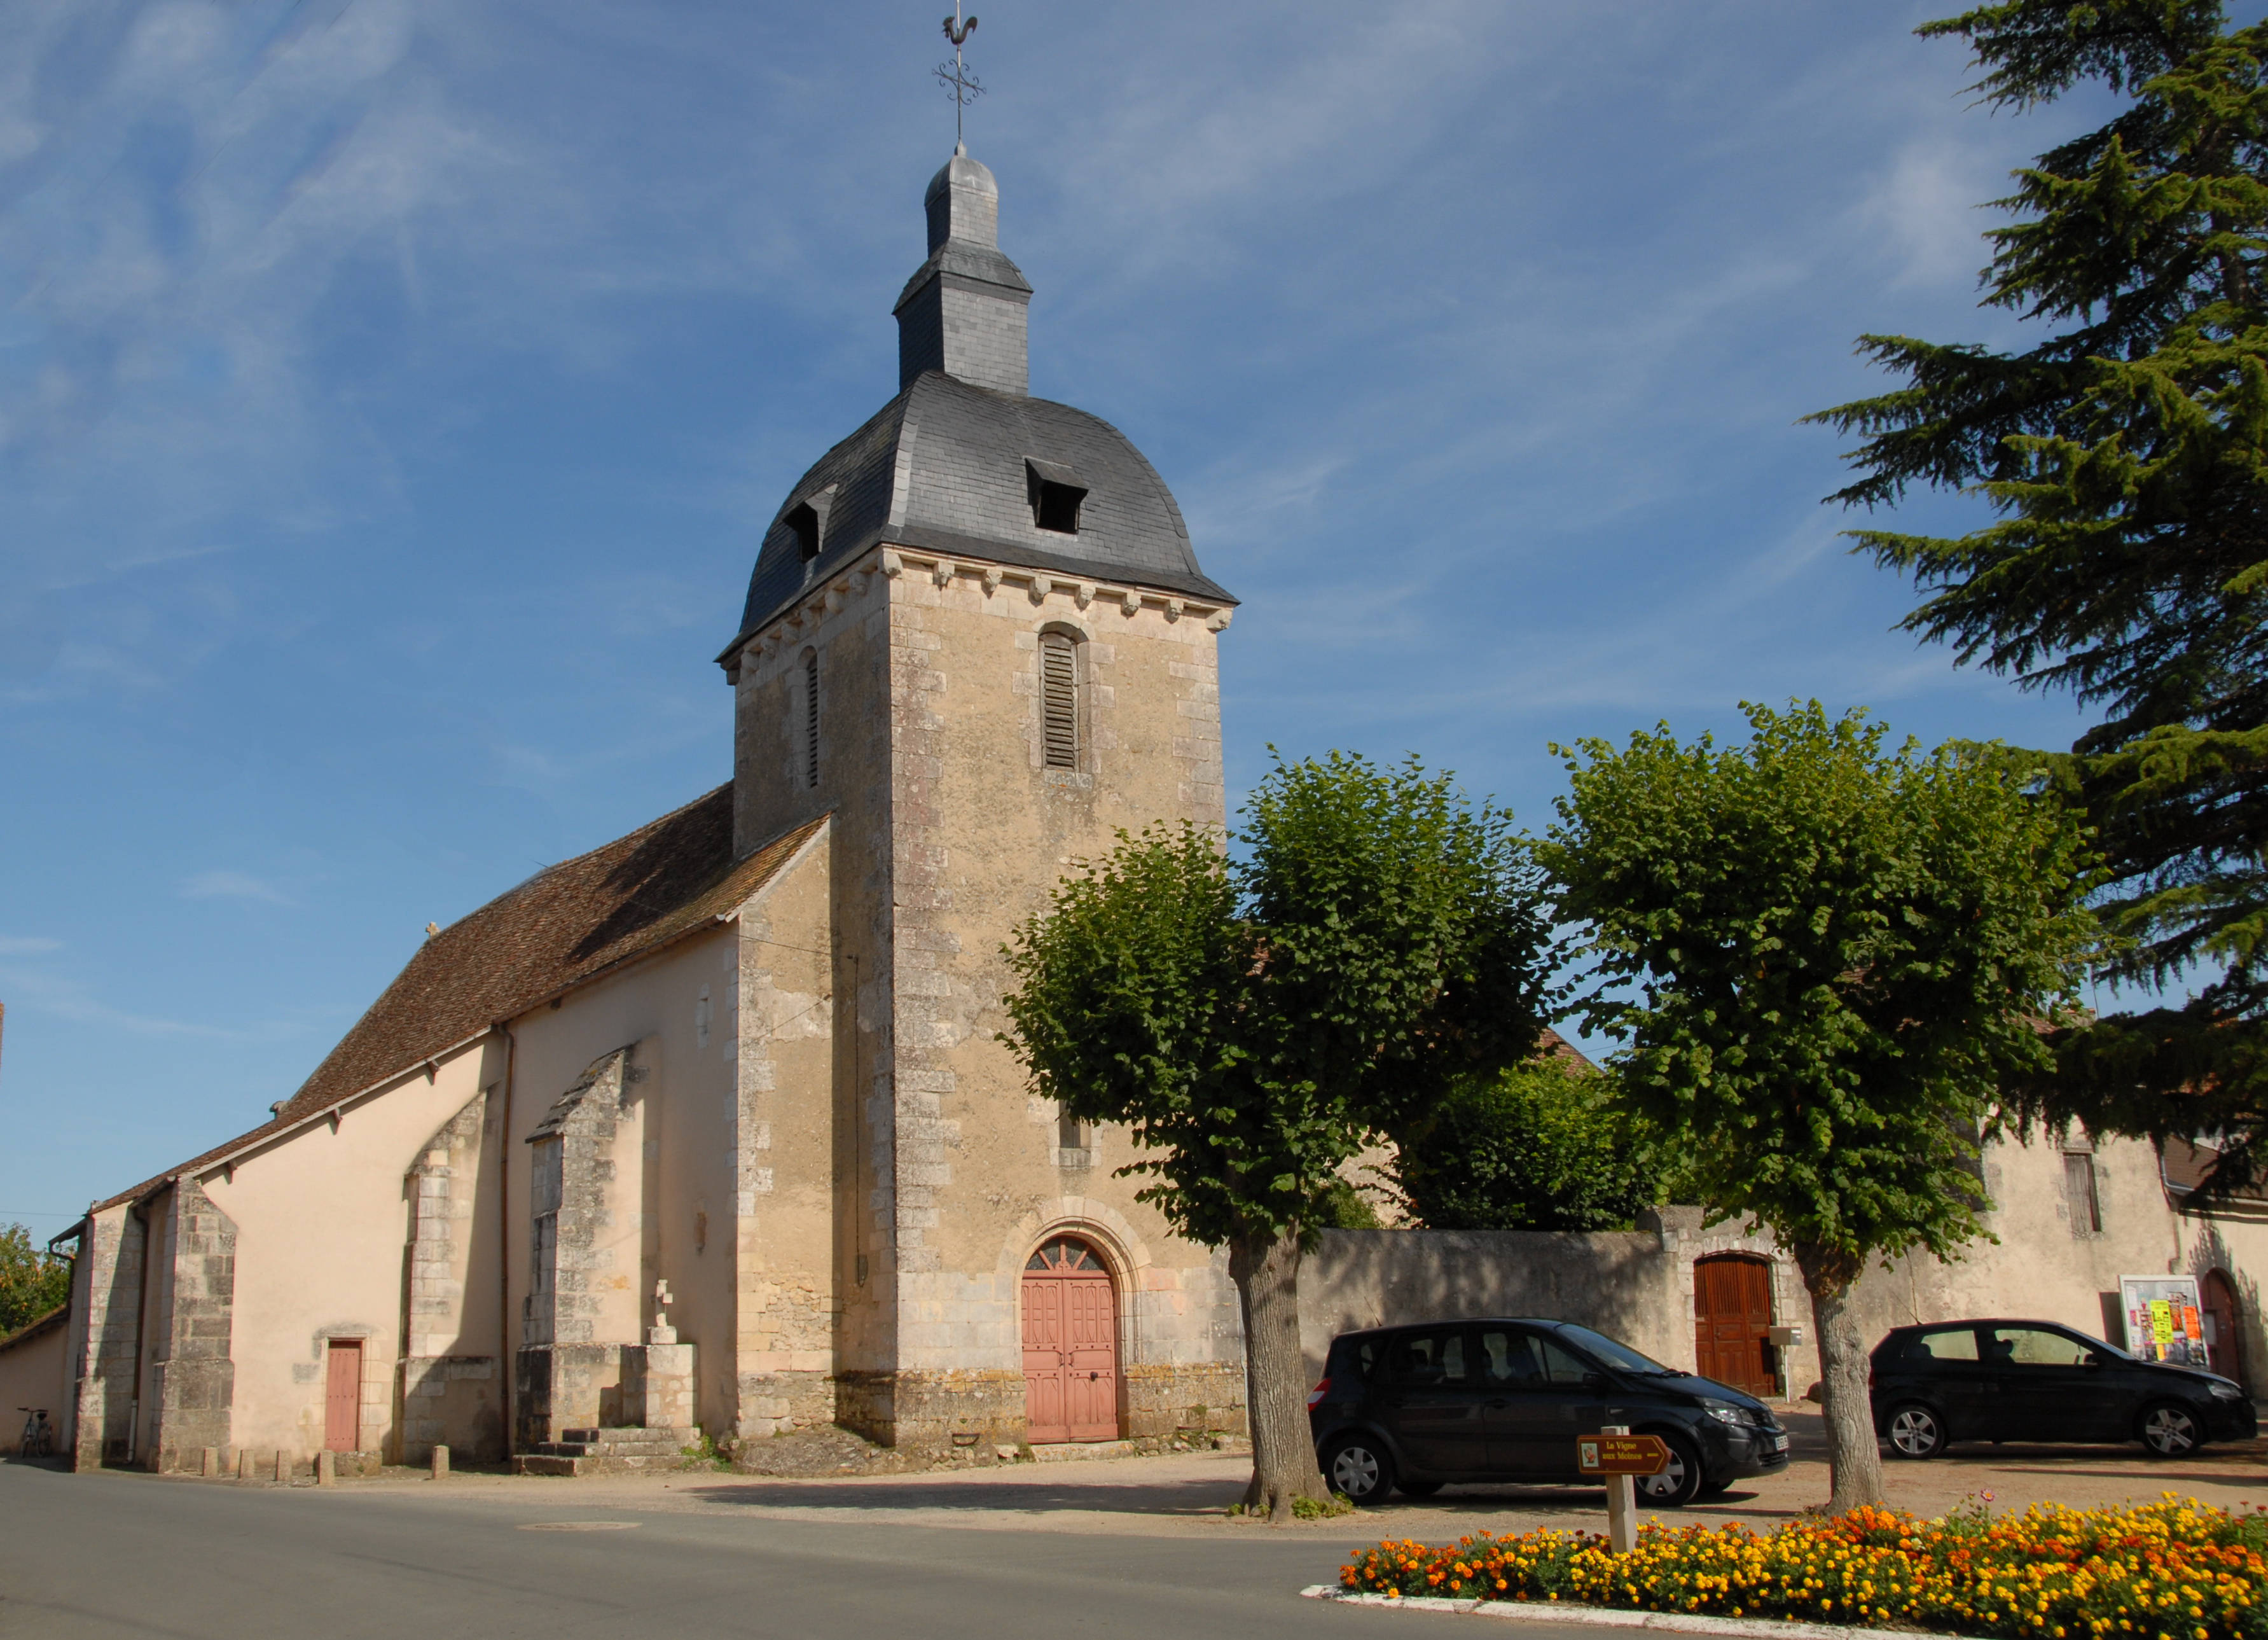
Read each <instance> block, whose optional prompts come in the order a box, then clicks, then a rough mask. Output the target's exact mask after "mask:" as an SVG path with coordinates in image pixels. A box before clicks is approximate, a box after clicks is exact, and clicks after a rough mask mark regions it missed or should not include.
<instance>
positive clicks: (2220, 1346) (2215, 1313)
mask: <svg viewBox="0 0 2268 1640" xmlns="http://www.w3.org/2000/svg"><path fill="white" fill-rule="evenodd" d="M2198 1307H2199V1308H2200V1309H2202V1310H2203V1311H2205V1363H2206V1364H2207V1365H2209V1366H2210V1367H2212V1369H2213V1370H2214V1371H2215V1372H2218V1373H2220V1376H2221V1377H2223V1378H2234V1379H2235V1380H2236V1381H2237V1382H2238V1383H2239V1384H2242V1383H2243V1382H2244V1342H2243V1334H2242V1333H2239V1332H2238V1331H2237V1330H2236V1284H2235V1282H2231V1281H2230V1280H2229V1279H2228V1272H2227V1271H2226V1270H2207V1271H2206V1272H2205V1280H2203V1281H2202V1282H2198Z"/></svg>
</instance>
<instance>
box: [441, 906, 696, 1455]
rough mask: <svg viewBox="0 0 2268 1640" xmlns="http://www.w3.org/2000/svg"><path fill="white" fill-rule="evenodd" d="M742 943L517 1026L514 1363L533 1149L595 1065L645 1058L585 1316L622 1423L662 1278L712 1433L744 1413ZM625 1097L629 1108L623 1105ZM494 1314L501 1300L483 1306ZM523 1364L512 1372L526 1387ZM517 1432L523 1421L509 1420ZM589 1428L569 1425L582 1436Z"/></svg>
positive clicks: (529, 1258)
mask: <svg viewBox="0 0 2268 1640" xmlns="http://www.w3.org/2000/svg"><path fill="white" fill-rule="evenodd" d="M737 953H738V942H737V940H736V937H735V932H734V930H733V927H730V926H729V925H725V924H718V925H716V926H715V927H712V928H710V929H707V930H704V931H703V932H701V933H699V934H696V935H689V936H688V937H686V938H684V939H681V940H679V941H677V942H674V943H673V944H670V945H668V946H666V947H664V948H662V949H660V950H659V951H657V952H655V953H654V954H653V955H652V956H651V957H647V958H645V959H644V961H641V962H638V963H636V964H632V965H630V966H629V967H626V968H624V969H622V970H621V971H617V972H615V973H611V974H608V975H607V976H606V977H604V978H603V979H599V980H597V981H595V982H593V983H592V984H589V985H586V986H580V987H578V988H577V989H576V990H574V991H572V992H570V993H569V994H566V995H565V996H564V997H563V998H561V999H560V1001H559V1003H558V1006H556V1007H553V1006H551V1005H549V1004H545V1005H543V1006H541V1007H538V1008H535V1009H534V1010H532V1011H531V1012H529V1013H526V1014H523V1015H521V1016H519V1017H518V1018H516V1019H514V1020H513V1021H512V1027H511V1028H512V1036H513V1038H514V1042H515V1047H514V1060H513V1067H512V1097H511V1101H510V1130H509V1132H508V1134H506V1135H505V1138H504V1143H503V1144H502V1146H501V1149H502V1150H503V1151H504V1165H505V1168H506V1171H507V1176H506V1178H505V1181H504V1211H503V1217H504V1229H505V1230H506V1232H507V1234H508V1237H509V1244H510V1245H509V1248H508V1251H507V1252H506V1254H505V1257H504V1276H505V1282H506V1286H507V1292H506V1293H505V1294H504V1295H503V1296H502V1298H503V1303H504V1306H505V1313H506V1314H508V1315H509V1317H510V1318H511V1321H510V1326H511V1335H510V1337H509V1338H508V1339H507V1340H506V1348H505V1350H504V1355H505V1357H506V1359H507V1360H510V1361H512V1362H514V1363H517V1362H518V1360H519V1355H520V1351H521V1348H522V1347H523V1345H525V1344H527V1343H528V1342H530V1341H532V1340H531V1339H530V1337H529V1336H528V1335H527V1333H525V1332H524V1331H523V1328H524V1326H525V1318H526V1317H527V1312H528V1300H529V1298H530V1296H531V1295H532V1294H533V1292H534V1275H535V1270H536V1257H535V1246H534V1233H535V1223H536V1219H535V1205H534V1204H535V1200H536V1197H535V1190H534V1186H535V1178H534V1168H535V1164H536V1160H537V1158H536V1154H535V1153H536V1151H537V1150H538V1149H539V1148H540V1147H538V1146H536V1145H533V1144H530V1143H529V1142H528V1141H529V1140H530V1139H531V1138H532V1137H533V1136H534V1134H535V1131H536V1129H537V1128H538V1127H541V1125H542V1124H543V1123H544V1121H545V1120H546V1119H548V1118H549V1115H550V1113H551V1111H552V1109H553V1107H554V1106H555V1105H556V1104H557V1102H558V1101H559V1099H560V1097H561V1096H562V1095H563V1094H565V1093H566V1092H567V1091H568V1090H570V1089H571V1088H573V1087H574V1086H575V1085H576V1084H577V1083H578V1082H580V1081H581V1080H582V1079H583V1077H584V1075H585V1073H586V1072H587V1071H589V1070H590V1069H591V1067H592V1066H593V1062H594V1061H596V1060H600V1059H602V1058H604V1057H605V1056H608V1055H610V1054H612V1053H615V1051H616V1050H619V1049H622V1048H626V1047H632V1046H633V1045H634V1046H635V1052H634V1053H632V1054H631V1055H630V1069H631V1070H632V1071H634V1072H636V1073H639V1074H637V1075H634V1076H632V1077H631V1078H630V1079H629V1080H628V1082H627V1083H626V1091H627V1093H628V1100H627V1104H620V1105H618V1108H617V1112H616V1117H615V1122H616V1134H615V1141H614V1143H613V1147H612V1151H611V1156H612V1161H613V1168H614V1176H613V1178H612V1180H611V1181H610V1183H609V1185H608V1191H609V1196H608V1205H607V1208H606V1211H607V1212H608V1214H609V1215H611V1220H612V1222H611V1223H609V1224H608V1225H606V1226H604V1227H603V1228H602V1230H600V1231H598V1232H596V1234H597V1240H596V1241H595V1242H594V1244H593V1252H603V1253H604V1254H605V1257H606V1260H607V1262H606V1264H605V1266H604V1267H603V1268H602V1269H599V1270H597V1271H596V1272H595V1274H596V1280H595V1289H596V1296H597V1297H598V1299H599V1303H598V1306H597V1308H596V1309H595V1310H594V1311H593V1312H592V1313H591V1314H590V1315H589V1316H588V1317H587V1318H585V1319H588V1320H589V1321H590V1322H591V1326H590V1338H591V1341H592V1345H593V1348H597V1349H599V1350H600V1352H601V1353H604V1352H606V1351H608V1350H611V1352H612V1353H611V1354H607V1355H606V1356H605V1362H604V1363H601V1364H600V1365H598V1366H595V1367H593V1368H592V1369H591V1370H593V1371H594V1372H596V1373H597V1375H598V1381H597V1383H598V1388H600V1389H601V1390H607V1391H611V1392H613V1393H614V1396H615V1399H614V1400H612V1401H609V1402H608V1403H606V1409H607V1410H608V1413H609V1414H610V1415H611V1416H614V1417H619V1416H621V1411H620V1407H619V1395H620V1389H621V1378H620V1370H619V1367H618V1366H617V1365H615V1364H613V1363H616V1362H618V1360H619V1356H620V1351H621V1349H622V1347H623V1346H625V1345H637V1344H641V1343H643V1342H644V1338H645V1333H644V1329H645V1328H646V1327H647V1326H651V1325H652V1323H653V1319H654V1313H655V1304H654V1298H653V1291H654V1284H655V1282H657V1281H663V1280H666V1282H668V1283H669V1289H670V1292H671V1295H672V1298H673V1302H672V1303H671V1304H670V1305H669V1307H668V1313H669V1319H670V1321H671V1323H672V1325H674V1326H676V1328H677V1329H678V1332H679V1335H680V1337H681V1338H682V1339H683V1340H684V1341H686V1342H688V1343H691V1344H696V1345H698V1346H700V1347H701V1348H698V1349H697V1351H696V1360H697V1363H698V1370H699V1372H700V1375H701V1376H700V1378H699V1380H698V1388H697V1399H698V1401H699V1403H700V1415H701V1418H702V1422H703V1426H704V1427H710V1428H714V1429H718V1430H719V1431H721V1430H724V1429H730V1428H731V1427H732V1420H733V1409H734V1403H735V1401H736V1399H737V1394H736V1390H735V1386H734V1385H733V1374H732V1367H731V1362H732V1354H733V1351H732V1339H733V1305H734V1295H733V1259H732V1248H731V1242H730V1238H729V1234H728V1231H729V1226H730V1224H731V1222H732V1221H731V1208H732V1204H733V1193H734V1187H735V1173H736V1161H735V1154H734V1149H733V1128H734V1118H735V1107H736V1104H737V1098H738V1076H737V1070H736V1066H735V1054H736V1051H735V1050H733V1049H729V1048H728V1047H727V1038H730V1036H731V1035H732V1032H731V1030H730V1024H731V1021H732V1020H733V1017H734V1010H733V1007H732V1006H731V1001H732V998H733V987H734V986H735V985H736V984H737V973H738V956H737ZM617 1097H618V1098H619V1095H618V1096H617ZM480 1302H482V1303H483V1304H497V1302H498V1296H497V1295H495V1294H494V1293H491V1294H490V1296H487V1297H486V1298H484V1299H482V1300H481V1301H480ZM518 1370H519V1369H518V1366H517V1365H516V1364H515V1367H514V1372H515V1374H517V1372H518ZM579 1421H586V1420H571V1421H570V1422H579ZM512 1422H513V1423H514V1424H515V1425H517V1424H518V1423H519V1422H521V1409H520V1408H519V1407H514V1409H513V1411H512Z"/></svg>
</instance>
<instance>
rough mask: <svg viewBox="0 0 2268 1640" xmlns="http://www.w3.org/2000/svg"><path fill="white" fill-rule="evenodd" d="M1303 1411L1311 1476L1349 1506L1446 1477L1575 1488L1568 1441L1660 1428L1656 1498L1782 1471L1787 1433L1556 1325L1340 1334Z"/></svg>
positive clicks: (1464, 1325) (1738, 1399)
mask: <svg viewBox="0 0 2268 1640" xmlns="http://www.w3.org/2000/svg"><path fill="white" fill-rule="evenodd" d="M1307 1419H1308V1424H1309V1427H1310V1428H1311V1429H1313V1430H1314V1437H1315V1456H1316V1459H1317V1460H1318V1461H1319V1462H1321V1464H1322V1469H1323V1478H1324V1479H1325V1480H1327V1481H1329V1482H1330V1484H1331V1486H1332V1488H1333V1489H1335V1490H1337V1491H1338V1492H1340V1493H1343V1494H1344V1495H1345V1496H1347V1497H1349V1498H1351V1499H1352V1500H1353V1501H1354V1502H1356V1503H1374V1502H1378V1501H1381V1500H1382V1499H1383V1498H1384V1497H1385V1496H1386V1495H1387V1493H1388V1491H1390V1490H1393V1489H1397V1488H1398V1489H1400V1490H1402V1491H1403V1492H1405V1493H1407V1494H1409V1495H1410V1496H1413V1497H1425V1496H1428V1495H1430V1494H1432V1493H1434V1492H1437V1491H1439V1490H1440V1489H1441V1487H1442V1485H1443V1484H1444V1483H1445V1482H1447V1481H1554V1482H1578V1483H1580V1481H1581V1480H1582V1479H1583V1477H1582V1476H1581V1475H1580V1474H1578V1472H1577V1470H1576V1467H1575V1437H1577V1436H1579V1435H1593V1434H1596V1433H1597V1432H1598V1429H1599V1428H1600V1426H1601V1425H1602V1424H1609V1423H1616V1424H1623V1425H1626V1426H1627V1427H1628V1428H1630V1429H1632V1430H1633V1431H1636V1432H1638V1433H1640V1434H1646V1435H1658V1436H1660V1437H1662V1439H1663V1440H1664V1441H1665V1442H1667V1443H1668V1446H1669V1453H1670V1458H1669V1467H1668V1471H1667V1472H1666V1473H1665V1474H1659V1475H1650V1476H1641V1477H1640V1478H1639V1480H1638V1496H1639V1497H1640V1499H1641V1500H1642V1501H1644V1502H1646V1503H1652V1504H1654V1505H1657V1506H1668V1505H1675V1504H1679V1503H1690V1502H1691V1501H1692V1500H1693V1499H1694V1498H1696V1497H1699V1496H1705V1495H1706V1494H1708V1493H1711V1492H1718V1491H1722V1490H1723V1489H1725V1488H1726V1487H1727V1486H1729V1485H1731V1484H1732V1483H1733V1482H1734V1481H1736V1480H1739V1479H1740V1478H1741V1477H1742V1476H1744V1475H1756V1474H1768V1473H1770V1472H1772V1471H1775V1470H1779V1469H1784V1468H1786V1466H1787V1461H1788V1438H1787V1431H1786V1430H1785V1429H1782V1428H1781V1427H1780V1425H1779V1421H1778V1419H1776V1418H1774V1417H1773V1416H1772V1415H1771V1408H1770V1407H1766V1406H1765V1405H1764V1403H1763V1402H1762V1401H1760V1400H1756V1399H1755V1398H1754V1397H1753V1396H1749V1395H1744V1394H1742V1393H1741V1392H1740V1391H1738V1390H1736V1389H1730V1388H1727V1386H1726V1385H1722V1384H1718V1383H1715V1382H1713V1381H1712V1380H1710V1379H1708V1378H1696V1377H1695V1376H1694V1375H1693V1374H1691V1373H1690V1372H1680V1371H1678V1370H1675V1368H1671V1367H1665V1366H1663V1365H1662V1364H1661V1363H1660V1362H1658V1361H1652V1360H1649V1359H1647V1358H1646V1356H1642V1355H1640V1354H1639V1353H1638V1351H1637V1350H1635V1349H1632V1348H1630V1347H1629V1346H1628V1345H1627V1344H1621V1343H1617V1342H1616V1341H1614V1340H1613V1339H1611V1338H1609V1337H1607V1336H1606V1335H1605V1334H1604V1333H1594V1332H1593V1331H1591V1330H1590V1329H1589V1328H1588V1327H1583V1326H1574V1325H1573V1324H1572V1323H1570V1322H1565V1321H1543V1320H1535V1319H1513V1320H1501V1321H1499V1320H1485V1321H1440V1322H1431V1323H1427V1324H1425V1325H1422V1326H1394V1327H1381V1328H1378V1329H1376V1330H1374V1331H1370V1332H1363V1333H1341V1334H1340V1335H1339V1336H1338V1337H1337V1339H1335V1340H1333V1341H1332V1342H1331V1349H1330V1354H1329V1356H1327V1357H1326V1358H1325V1361H1324V1365H1323V1378H1322V1382H1321V1383H1320V1384H1318V1385H1315V1387H1314V1389H1312V1390H1310V1391H1309V1392H1308V1393H1307Z"/></svg>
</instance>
